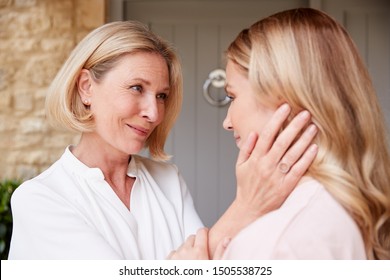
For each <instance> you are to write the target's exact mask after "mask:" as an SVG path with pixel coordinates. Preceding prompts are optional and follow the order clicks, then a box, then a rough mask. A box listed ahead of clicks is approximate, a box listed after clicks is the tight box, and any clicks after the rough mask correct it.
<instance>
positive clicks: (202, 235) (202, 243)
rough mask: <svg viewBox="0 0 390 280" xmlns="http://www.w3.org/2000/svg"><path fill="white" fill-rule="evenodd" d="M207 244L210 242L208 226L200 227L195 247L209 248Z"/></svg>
mask: <svg viewBox="0 0 390 280" xmlns="http://www.w3.org/2000/svg"><path fill="white" fill-rule="evenodd" d="M207 244H208V229H207V228H200V229H198V231H197V232H196V237H195V241H194V247H199V248H202V249H207Z"/></svg>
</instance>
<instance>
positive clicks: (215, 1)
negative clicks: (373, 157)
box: [110, 0, 390, 226]
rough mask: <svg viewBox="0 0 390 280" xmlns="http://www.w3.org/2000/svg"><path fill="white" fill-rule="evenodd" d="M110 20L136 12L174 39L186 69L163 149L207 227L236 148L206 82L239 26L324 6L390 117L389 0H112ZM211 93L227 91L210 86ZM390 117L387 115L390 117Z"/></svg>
mask: <svg viewBox="0 0 390 280" xmlns="http://www.w3.org/2000/svg"><path fill="white" fill-rule="evenodd" d="M110 2H111V20H115V19H136V20H139V21H142V22H144V23H147V24H148V25H149V26H150V27H151V28H152V30H154V31H155V32H156V33H158V34H160V35H161V36H162V37H164V38H166V39H167V40H169V41H171V42H172V43H173V44H174V46H175V47H176V48H177V50H178V51H179V54H180V56H181V60H182V65H183V74H184V103H183V109H182V112H181V115H180V117H179V120H178V122H177V124H176V126H175V127H174V129H173V131H172V133H171V134H170V137H169V139H168V142H167V145H166V149H167V151H168V152H169V153H170V154H172V155H173V159H172V162H174V163H175V164H177V166H178V167H179V169H180V171H181V173H182V175H183V176H184V178H185V180H186V182H187V184H188V186H189V188H190V191H191V193H192V195H193V198H194V202H195V206H196V208H197V210H198V213H199V215H200V216H201V218H202V220H203V222H204V223H205V225H206V226H211V225H212V224H213V223H214V222H215V221H216V220H217V219H218V217H219V216H220V215H221V214H222V213H223V212H224V211H225V209H226V208H227V206H228V205H229V204H230V202H231V201H232V199H233V198H234V195H235V185H236V183H235V171H234V166H235V161H236V156H237V152H238V151H237V148H236V146H235V143H234V141H233V137H232V135H231V133H228V132H226V131H224V130H223V128H222V121H223V119H224V117H225V115H226V110H227V107H215V106H212V105H210V104H209V103H208V102H207V101H206V100H205V98H204V97H203V94H202V91H203V84H204V82H205V80H206V79H207V77H208V75H209V73H210V71H212V70H214V69H217V68H224V65H225V63H224V60H223V52H224V50H225V49H226V47H227V46H228V43H229V42H230V41H231V40H233V39H234V37H235V36H236V35H237V34H238V32H239V31H240V30H241V29H242V28H244V27H247V26H249V25H250V24H251V23H253V22H255V21H256V20H258V19H260V18H262V17H265V16H268V15H270V14H272V13H274V12H278V11H281V10H285V9H289V8H295V7H309V6H311V7H313V8H318V9H322V10H324V11H326V12H328V13H330V14H331V15H333V16H334V17H336V18H337V19H338V20H339V21H340V22H342V23H344V24H345V25H346V26H347V29H348V30H349V31H350V32H351V34H352V36H353V37H354V39H355V40H356V41H357V44H358V47H359V48H360V49H361V51H362V52H363V53H364V57H365V58H366V61H367V63H368V66H369V69H370V72H371V74H372V75H373V78H374V83H375V86H376V87H377V90H378V93H379V95H380V98H381V101H382V104H383V105H384V110H385V111H386V113H387V115H388V120H390V85H389V81H390V74H389V72H390V70H389V68H390V66H389V65H390V48H389V38H390V31H389V18H390V15H389V13H388V6H389V4H388V3H389V2H388V0H371V1H366V0H345V1H339V0H305V1H301V0H273V1H269V0H240V1H228V0H208V1H205V0H142V1H141V0H138V1H137V0H127V1H122V0H116V1H115V0H114V1H110ZM210 91H211V94H212V96H213V98H215V99H218V98H223V97H224V92H223V91H221V90H217V89H213V88H212V87H210ZM389 123H390V122H389Z"/></svg>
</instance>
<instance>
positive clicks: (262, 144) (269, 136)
mask: <svg viewBox="0 0 390 280" xmlns="http://www.w3.org/2000/svg"><path fill="white" fill-rule="evenodd" d="M290 111H291V108H290V106H289V105H288V104H287V103H285V104H283V105H282V106H280V107H279V108H278V109H277V110H276V111H275V113H274V114H273V115H272V117H271V119H270V121H269V122H267V124H266V125H265V126H264V128H263V129H262V131H261V135H260V139H259V141H257V143H256V146H255V148H254V150H253V152H252V154H253V156H254V157H255V158H260V157H261V156H262V155H264V154H265V153H267V152H268V151H269V150H270V149H271V147H272V144H273V143H274V140H275V138H276V136H277V135H278V133H279V131H280V129H281V128H282V126H283V123H284V121H285V120H286V119H287V118H288V116H289V114H290Z"/></svg>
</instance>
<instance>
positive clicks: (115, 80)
mask: <svg viewBox="0 0 390 280" xmlns="http://www.w3.org/2000/svg"><path fill="white" fill-rule="evenodd" d="M90 90H91V100H90V101H91V107H90V108H91V110H92V113H93V116H94V119H95V123H96V132H95V133H96V134H97V135H98V137H99V139H101V140H103V143H105V144H106V145H108V146H110V147H111V148H114V149H116V150H119V151H120V152H123V153H125V154H135V153H138V152H139V151H140V150H141V149H142V148H143V147H144V144H145V141H146V139H147V138H148V137H149V136H150V134H151V133H152V131H153V130H154V129H155V128H156V126H157V125H159V124H160V123H161V121H162V120H163V118H164V112H165V99H166V98H167V97H168V95H169V73H168V67H167V64H166V62H165V60H164V59H163V58H162V57H161V56H160V55H158V54H155V53H146V52H140V53H135V54H128V55H125V56H123V57H122V58H121V59H120V60H119V61H118V63H117V64H116V66H115V67H114V68H113V69H111V70H110V71H109V72H108V73H106V74H105V75H104V77H103V79H102V80H101V81H99V82H95V81H93V80H92V83H91V87H90ZM102 148H105V147H102Z"/></svg>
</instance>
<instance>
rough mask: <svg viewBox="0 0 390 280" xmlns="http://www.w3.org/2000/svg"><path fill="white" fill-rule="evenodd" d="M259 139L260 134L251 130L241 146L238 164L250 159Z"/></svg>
mask: <svg viewBox="0 0 390 280" xmlns="http://www.w3.org/2000/svg"><path fill="white" fill-rule="evenodd" d="M257 140H258V135H257V133H255V132H251V133H249V135H248V138H247V139H246V140H245V142H244V143H243V145H242V146H241V147H240V152H239V153H238V157H237V162H236V164H237V165H240V164H242V163H244V162H246V161H247V160H248V158H249V157H250V155H251V154H252V151H253V149H254V147H255V145H256V141H257Z"/></svg>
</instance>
